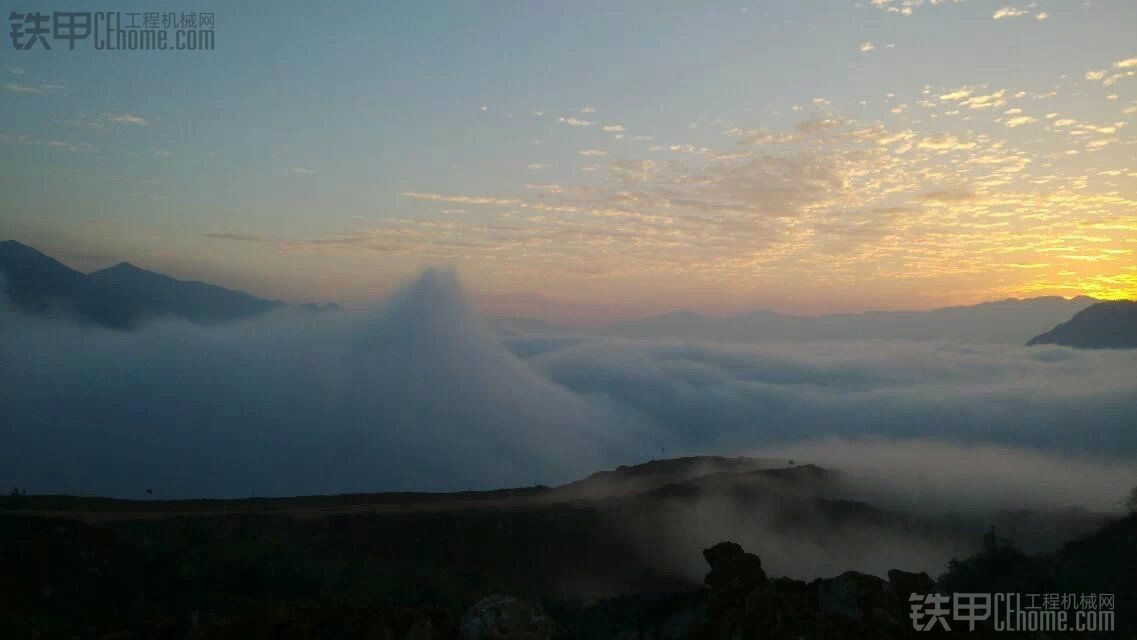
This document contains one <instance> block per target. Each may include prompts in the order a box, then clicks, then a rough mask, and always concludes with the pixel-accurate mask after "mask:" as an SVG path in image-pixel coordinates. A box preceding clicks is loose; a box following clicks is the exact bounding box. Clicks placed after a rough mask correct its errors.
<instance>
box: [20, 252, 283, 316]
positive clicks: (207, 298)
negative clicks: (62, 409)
mask: <svg viewBox="0 0 1137 640" xmlns="http://www.w3.org/2000/svg"><path fill="white" fill-rule="evenodd" d="M0 285H2V286H3V293H4V295H5V297H7V298H8V299H9V300H10V301H11V303H12V305H13V306H14V307H15V308H16V309H17V310H19V311H22V312H24V313H32V314H37V315H56V316H63V317H68V318H75V319H78V320H80V321H82V322H87V323H92V324H97V325H102V326H104V327H109V328H112V329H132V328H135V327H137V326H139V325H140V324H141V323H143V322H145V321H146V320H149V319H152V318H158V317H163V316H173V317H177V318H183V319H185V320H189V321H191V322H196V323H200V324H212V323H218V322H225V321H230V320H236V319H239V318H246V317H250V316H255V315H258V314H261V313H264V312H266V311H269V310H271V309H275V308H278V307H281V306H284V303H283V302H278V301H274V300H263V299H261V298H257V297H255V296H252V295H249V294H247V293H243V292H241V291H234V290H231V289H225V288H223V287H218V286H215V285H211V284H206V283H204V282H194V281H185V280H176V279H174V278H171V277H169V276H165V275H162V274H160V273H154V272H153V271H147V270H145V269H140V268H138V267H136V266H134V265H132V264H130V263H128V262H122V263H119V264H117V265H115V266H113V267H110V268H108V269H102V270H100V271H95V272H93V273H91V274H84V273H82V272H79V271H76V270H75V269H72V268H70V267H68V266H66V265H64V264H62V263H61V262H59V261H58V260H55V259H54V258H51V257H50V256H47V255H44V254H43V253H41V252H39V251H37V250H35V249H33V248H31V247H29V246H27V245H24V244H20V243H19V242H16V241H14V240H6V241H3V242H0Z"/></svg>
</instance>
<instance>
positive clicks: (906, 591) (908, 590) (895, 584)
mask: <svg viewBox="0 0 1137 640" xmlns="http://www.w3.org/2000/svg"><path fill="white" fill-rule="evenodd" d="M888 586H889V587H891V588H892V593H893V595H895V596H896V600H897V601H898V602H900V603H901V604H904V603H907V602H908V596H909V595H911V594H913V593H920V594H927V593H932V592H933V591H935V588H936V583H935V581H934V580H932V579H931V577H929V576H928V574H926V573H924V572H923V571H921V572H919V573H912V572H909V571H901V570H900V569H889V571H888Z"/></svg>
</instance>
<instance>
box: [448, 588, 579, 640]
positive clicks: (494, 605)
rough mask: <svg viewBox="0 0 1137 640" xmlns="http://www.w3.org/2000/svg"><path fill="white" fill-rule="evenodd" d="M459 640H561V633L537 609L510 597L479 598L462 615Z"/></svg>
mask: <svg viewBox="0 0 1137 640" xmlns="http://www.w3.org/2000/svg"><path fill="white" fill-rule="evenodd" d="M459 630H460V633H461V636H460V637H461V638H462V640H562V639H563V638H564V637H565V631H564V629H562V628H561V627H560V625H558V624H557V623H556V622H553V620H552V619H551V618H549V617H548V616H546V615H545V612H544V611H542V610H541V607H539V606H537V605H535V604H532V603H529V602H525V601H524V600H518V599H517V598H514V597H512V596H505V595H492V596H487V597H485V598H482V599H481V600H479V601H478V603H477V604H475V605H474V606H472V607H470V608H469V609H468V610H467V611H466V613H465V614H463V615H462V621H461V624H460V626H459Z"/></svg>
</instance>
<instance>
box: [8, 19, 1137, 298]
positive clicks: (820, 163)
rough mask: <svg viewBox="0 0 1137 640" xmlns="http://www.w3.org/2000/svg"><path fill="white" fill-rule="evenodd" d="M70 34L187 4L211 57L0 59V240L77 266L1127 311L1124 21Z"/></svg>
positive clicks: (85, 48)
mask: <svg viewBox="0 0 1137 640" xmlns="http://www.w3.org/2000/svg"><path fill="white" fill-rule="evenodd" d="M0 8H2V9H3V10H4V11H3V14H4V17H7V16H8V14H9V13H10V12H12V11H16V12H24V11H28V10H38V11H52V10H70V9H71V8H72V7H71V6H70V5H68V6H64V5H58V6H56V5H52V3H24V4H18V3H10V2H9V3H5V4H4V5H3V7H0ZM90 9H91V10H92V11H95V10H106V11H122V12H131V11H177V12H186V11H196V12H205V11H212V12H214V13H215V16H216V25H215V33H216V49H215V50H213V51H196V52H190V51H153V52H143V51H130V52H123V51H95V50H94V49H93V47H92V46H91V42H90V41H87V42H80V43H79V44H78V45H77V46H76V49H75V50H74V51H69V50H67V49H66V47H65V46H61V45H62V44H63V43H61V42H60V41H54V42H53V50H52V51H44V50H42V49H41V48H40V47H36V48H34V49H32V50H27V51H24V50H16V49H14V48H13V47H12V43H11V41H10V40H8V39H7V38H5V40H4V41H3V43H2V46H0V116H2V117H0V149H2V153H0V236H2V237H5V238H7V237H11V238H15V239H18V240H22V241H24V242H27V243H29V244H33V245H35V246H37V247H38V248H41V249H43V250H45V251H47V252H49V253H52V254H53V255H56V256H57V257H59V258H61V259H63V260H64V261H65V262H68V263H69V264H72V265H74V266H76V267H79V268H84V269H90V268H97V267H101V266H105V265H107V264H111V263H114V262H117V261H120V260H130V261H131V262H135V263H137V264H139V265H141V266H145V267H148V268H153V269H156V270H160V271H163V272H167V273H170V274H172V275H175V276H178V277H186V278H197V279H206V280H210V281H214V282H218V283H221V284H226V285H229V286H235V287H240V288H244V289H246V290H250V291H252V292H254V293H257V294H260V295H264V296H271V297H280V298H285V299H290V300H307V299H320V300H340V301H344V302H349V303H350V302H352V301H356V300H362V299H367V298H370V297H373V296H376V295H382V294H384V293H386V292H388V291H390V290H391V289H392V287H393V286H395V283H397V282H399V281H401V280H403V279H405V278H406V277H407V276H409V275H410V274H412V273H414V272H416V271H417V270H419V269H420V268H421V267H422V266H424V265H428V264H439V263H443V264H447V263H449V264H455V265H457V266H458V267H459V270H460V273H461V274H462V277H463V279H464V280H465V281H466V282H467V284H468V285H469V286H470V288H471V289H473V290H474V291H475V292H476V293H478V294H481V295H483V296H489V297H487V298H485V299H487V300H491V301H493V302H492V303H491V305H492V304H499V305H505V306H508V305H511V304H516V305H520V306H521V307H524V305H525V304H527V302H526V301H528V300H530V299H529V298H526V297H523V296H521V297H519V296H517V295H516V294H521V293H524V292H537V293H540V294H542V295H543V296H547V297H550V298H554V299H557V300H559V301H562V302H563V303H564V304H565V305H569V306H571V305H577V306H578V307H579V306H580V305H585V306H587V305H592V307H596V308H603V309H606V310H607V312H608V313H612V314H619V313H626V312H631V311H629V310H635V311H642V310H661V309H668V308H677V307H696V308H702V309H705V310H710V311H729V310H738V309H744V308H753V307H760V306H765V307H773V308H777V309H781V310H789V311H807V312H810V311H827V310H844V309H863V308H871V307H929V306H939V305H943V304H949V303H962V302H975V301H979V300H985V299H991V298H1000V297H1006V296H1012V295H1013V296H1026V295H1038V294H1042V293H1056V294H1061V295H1067V296H1069V295H1076V294H1079V293H1086V294H1090V295H1098V296H1107V297H1134V296H1135V295H1137V270H1135V267H1134V264H1135V262H1137V261H1135V260H1134V258H1133V250H1134V249H1135V248H1137V245H1135V242H1137V146H1135V145H1137V136H1135V135H1134V134H1135V131H1137V127H1135V126H1134V119H1135V116H1137V78H1135V77H1134V76H1135V75H1137V44H1135V42H1137V41H1135V39H1134V37H1133V34H1134V33H1137V4H1135V3H1134V2H1133V1H1132V0H1119V1H1113V2H1111V1H1097V0H1095V1H1093V2H1057V1H1054V0H1051V1H1041V2H1032V3H1029V4H1028V3H1026V2H1017V3H1011V4H1008V3H1006V2H988V1H986V0H967V1H960V2H953V1H950V0H940V1H938V2H936V1H934V0H924V1H921V0H872V1H865V2H855V1H850V0H833V1H830V2H716V3H707V2H700V3H694V2H685V3H677V2H650V3H649V2H612V1H605V2H570V3H536V2H533V3H516V2H510V3H506V2H481V1H479V2H456V3H451V4H442V3H423V2H403V3H391V2H384V3H378V5H377V6H376V5H373V4H372V3H353V4H349V3H320V4H313V3H310V2H303V3H301V2H291V1H287V2H271V3H270V2H258V3H241V4H240V5H234V3H209V2H190V3H186V2H170V3H167V2H154V1H151V2H148V3H145V4H144V5H135V4H131V3H119V2H96V3H92V4H91V5H90ZM7 28H8V25H5V33H6V32H7ZM592 307H589V308H592Z"/></svg>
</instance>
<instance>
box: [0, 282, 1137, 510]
mask: <svg viewBox="0 0 1137 640" xmlns="http://www.w3.org/2000/svg"><path fill="white" fill-rule="evenodd" d="M3 308H4V307H3V305H0V309H3ZM0 361H2V362H3V367H0V438H3V442H4V444H5V446H3V447H0V486H17V487H21V488H23V489H25V490H27V491H31V492H35V493H49V492H66V493H77V494H98V495H113V496H126V497H138V496H141V495H142V494H143V493H144V491H145V489H147V488H152V489H153V490H154V493H155V495H156V496H159V497H167V498H168V497H200V496H216V497H223V496H247V495H292V494H312V493H338V492H353V491H381V490H457V489H471V488H495V487H502V486H523V485H531V484H534V483H544V484H557V483H561V482H566V481H569V480H572V479H575V478H578V477H582V476H584V475H587V474H588V473H591V472H593V471H596V470H597V469H600V468H606V467H612V466H616V465H618V464H629V463H635V462H639V461H642V460H646V459H649V458H659V457H673V456H678V455H688V454H697V453H724V454H730V455H738V454H743V453H749V452H755V451H758V450H763V449H764V450H779V451H780V453H779V455H783V456H784V455H786V454H788V453H791V452H792V453H794V455H795V457H796V458H798V459H799V460H800V461H802V462H805V461H810V460H811V459H813V460H816V461H817V462H819V463H821V464H825V463H827V462H829V461H831V460H833V461H836V462H838V463H840V466H851V467H857V466H858V465H855V464H852V463H853V462H855V461H856V460H857V459H861V460H863V461H871V464H870V465H869V466H878V467H881V468H888V466H887V465H886V464H884V463H885V462H886V461H887V454H884V453H881V452H880V451H878V450H873V449H871V448H870V449H858V448H857V447H858V446H860V447H865V446H869V445H866V444H864V442H865V441H866V439H870V440H871V439H874V438H875V439H890V440H891V439H899V440H902V441H911V442H917V443H920V444H919V446H923V447H928V449H924V450H919V449H914V448H909V449H907V450H904V451H903V454H904V456H905V458H906V459H909V460H910V465H909V467H910V468H908V469H907V470H906V471H905V473H906V474H908V475H911V474H912V473H916V472H918V471H919V469H917V468H916V467H919V466H920V465H927V466H928V467H929V469H931V468H933V467H935V465H943V466H947V465H949V464H954V463H951V462H948V461H945V458H947V459H948V460H950V459H952V458H958V457H959V456H960V455H964V456H967V455H969V454H967V453H966V452H965V453H963V454H960V453H952V452H950V451H947V450H946V449H943V450H937V449H935V447H937V446H947V444H952V445H962V446H980V445H983V446H999V447H1003V449H999V450H998V451H1011V448H1015V449H1016V450H1017V449H1020V448H1024V447H1025V448H1027V449H1029V450H1031V451H1034V452H1041V453H1029V455H1039V456H1050V457H1047V458H1038V459H1037V460H1044V461H1052V464H1054V465H1058V466H1061V467H1062V468H1063V469H1065V470H1066V471H1067V472H1068V473H1064V474H1050V475H1049V476H1047V474H1042V473H1033V472H1031V473H1027V471H1023V474H1022V475H1021V476H1020V477H1022V478H1028V477H1029V478H1032V479H1033V478H1037V479H1038V481H1039V482H1043V483H1047V482H1049V485H1048V486H1051V487H1052V488H1053V490H1054V491H1056V492H1058V493H1056V495H1060V496H1062V497H1063V498H1062V499H1065V500H1072V501H1074V502H1077V503H1082V502H1086V501H1088V500H1089V496H1091V495H1092V494H1093V492H1094V491H1099V492H1100V491H1101V489H1100V487H1101V486H1103V485H1108V483H1106V482H1105V481H1101V482H1096V483H1090V485H1089V487H1090V488H1083V489H1082V490H1079V491H1076V492H1072V493H1071V492H1069V491H1063V490H1061V488H1060V487H1059V486H1058V484H1057V483H1058V482H1059V481H1064V480H1063V479H1067V480H1077V479H1078V477H1082V478H1086V477H1093V478H1103V477H1104V478H1110V479H1111V480H1110V482H1112V483H1117V484H1124V483H1125V478H1126V477H1129V478H1131V481H1130V482H1129V483H1128V485H1125V486H1129V485H1131V484H1133V483H1134V482H1137V473H1134V474H1130V471H1131V470H1132V469H1133V467H1132V465H1131V464H1130V461H1132V460H1133V459H1134V458H1135V456H1137V429H1135V427H1137V424H1135V423H1137V382H1134V380H1133V376H1132V375H1131V374H1132V371H1133V370H1134V365H1135V364H1137V356H1135V354H1134V353H1132V352H1107V351H1094V352H1079V351H1072V350H1067V349H1062V348H1032V349H1026V348H1022V347H1006V348H1002V347H985V348H982V349H976V348H970V347H962V346H958V345H954V344H951V343H946V342H924V343H908V342H827V343H823V344H813V343H798V344H760V345H754V344H749V345H722V344H715V345H710V344H701V343H698V342H693V341H686V342H651V341H622V340H618V339H602V338H571V337H570V338H565V337H558V338H542V337H539V336H531V337H514V338H510V339H508V340H507V342H506V343H505V344H503V343H502V342H501V340H500V339H499V338H498V337H496V336H495V335H494V334H493V333H492V332H491V331H490V330H489V329H487V327H486V325H485V324H484V323H483V321H482V320H481V318H479V317H478V316H477V314H475V313H474V312H472V311H471V310H470V307H469V306H468V305H467V304H466V301H465V299H464V296H463V295H462V292H461V289H460V286H459V285H458V282H457V279H456V277H455V275H454V274H453V272H450V271H446V270H432V271H428V272H426V273H425V274H424V275H423V276H422V277H421V278H419V280H418V281H416V282H415V283H413V284H412V285H411V286H409V287H408V288H407V289H406V290H405V291H404V292H403V293H402V294H401V295H399V296H397V297H395V298H394V299H393V300H390V301H388V302H386V303H384V304H382V305H378V306H375V307H372V308H369V309H365V310H361V311H353V312H344V313H337V314H302V313H296V312H290V311H281V312H274V313H273V314H270V315H266V316H263V317H260V318H257V319H254V320H249V321H243V322H239V323H235V324H231V325H226V326H222V327H208V328H207V327H199V326H194V325H189V324H185V323H181V322H159V323H155V324H153V325H150V326H148V327H146V328H145V329H143V330H141V331H138V332H134V333H129V334H123V333H115V332H111V331H105V330H102V329H97V328H91V327H77V326H74V325H71V324H67V323H64V322H62V321H52V320H46V319H42V318H29V317H26V316H21V315H17V314H15V313H12V312H2V311H0ZM827 438H843V439H845V440H848V441H851V442H852V443H853V444H841V445H832V444H829V445H825V446H818V445H817V444H816V443H817V442H819V441H820V442H829V443H832V442H834V441H832V440H826V439H827ZM803 443H810V444H809V447H812V448H806V449H795V448H793V447H805V446H806V445H805V444H803ZM937 443H938V444H937ZM912 446H913V447H915V446H917V445H912ZM837 452H856V453H851V454H849V456H846V457H845V458H842V457H841V456H839V455H837ZM870 453H872V455H869V454H870ZM1071 456H1077V459H1076V460H1075V461H1074V462H1071V461H1070V460H1071ZM969 459H972V460H974V459H976V458H975V457H974V456H972V457H971V458H969ZM981 459H982V460H983V464H984V465H985V467H987V468H992V469H996V468H998V467H999V465H1000V464H1001V463H1000V462H999V460H1000V459H1001V458H1000V454H989V455H986V456H985V457H983V458H981ZM1037 460H1036V462H1034V463H1031V464H1032V465H1033V466H1031V467H1030V468H1031V469H1035V470H1037V469H1040V468H1042V464H1043V463H1038V462H1037ZM1046 463H1047V464H1050V463H1051V462H1046ZM1078 465H1081V466H1078ZM862 466H863V465H862ZM960 468H961V469H968V467H967V466H962V467H960ZM1008 468H1011V469H1013V468H1014V467H1008ZM1099 468H1100V469H1105V471H1103V473H1105V474H1106V475H1105V476H1101V475H1100V474H1099V475H1094V474H1089V473H1088V470H1092V469H1099ZM1126 474H1129V475H1126ZM1014 477H1016V476H1015V473H1010V475H1006V474H1005V477H1003V476H999V477H993V480H992V482H996V483H998V482H1003V483H1004V484H1006V483H1010V484H1011V485H1013V487H1014V493H1015V494H1016V495H1030V494H1032V493H1033V494H1038V493H1040V491H1038V490H1037V488H1031V487H1029V486H1024V483H1025V482H1027V481H1025V480H1024V481H1020V482H1019V483H1018V484H1014V482H1013V479H1014ZM945 482H946V481H945ZM1124 489H1125V487H1124V486H1119V487H1118V488H1117V492H1116V493H1117V496H1118V497H1119V496H1120V495H1121V494H1122V493H1123V492H1124ZM1042 493H1045V492H1044V491H1043V492H1042ZM1062 499H1056V500H1055V501H1054V502H1056V503H1060V502H1062ZM1108 499H1111V500H1112V499H1113V498H1112V497H1109V498H1108ZM1105 501H1106V498H1105V497H1103V498H1102V499H1101V500H1100V501H1097V502H1093V506H1099V505H1100V504H1104V502H1105Z"/></svg>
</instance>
